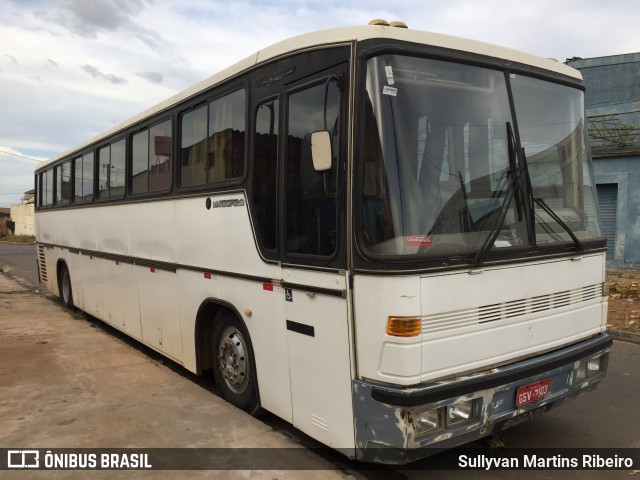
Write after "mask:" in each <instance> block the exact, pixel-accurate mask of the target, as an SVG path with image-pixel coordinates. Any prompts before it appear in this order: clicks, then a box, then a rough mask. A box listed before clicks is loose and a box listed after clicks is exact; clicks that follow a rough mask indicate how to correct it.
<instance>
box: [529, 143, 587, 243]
mask: <svg viewBox="0 0 640 480" xmlns="http://www.w3.org/2000/svg"><path fill="white" fill-rule="evenodd" d="M521 153H522V164H523V166H524V169H525V172H526V175H527V179H526V181H527V189H528V190H529V194H530V198H531V202H532V203H533V204H537V205H539V206H540V208H542V210H544V211H545V212H547V214H548V215H549V216H550V217H551V218H552V219H554V220H555V221H556V222H557V223H558V225H560V226H561V227H562V228H563V229H564V230H565V231H566V232H567V233H568V234H569V236H570V237H571V240H573V243H574V244H575V246H576V247H577V248H578V250H580V251H583V250H585V247H584V245H583V244H582V242H581V241H580V239H579V238H578V237H576V234H575V233H574V232H573V230H571V227H569V225H567V224H566V223H565V222H564V220H562V219H561V218H560V216H559V215H558V214H557V213H556V212H554V211H553V210H552V209H551V207H550V206H549V205H548V204H547V202H545V201H544V198H541V197H534V196H533V188H532V186H531V177H530V176H529V167H528V165H527V156H526V155H525V153H524V148H523V149H522V151H521ZM532 206H533V205H532ZM530 221H531V233H532V239H533V244H534V245H535V244H536V241H535V240H536V232H535V226H536V222H535V213H534V211H533V209H531V216H530Z"/></svg>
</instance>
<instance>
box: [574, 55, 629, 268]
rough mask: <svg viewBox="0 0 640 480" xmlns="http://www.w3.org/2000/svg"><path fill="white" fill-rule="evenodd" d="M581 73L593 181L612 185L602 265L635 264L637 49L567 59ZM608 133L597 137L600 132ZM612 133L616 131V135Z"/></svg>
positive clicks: (622, 266) (626, 266)
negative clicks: (613, 209) (611, 236)
mask: <svg viewBox="0 0 640 480" xmlns="http://www.w3.org/2000/svg"><path fill="white" fill-rule="evenodd" d="M567 64H568V65H570V66H571V67H573V68H577V69H578V70H580V72H581V73H582V77H583V79H584V83H585V86H586V94H585V107H586V111H587V120H588V122H589V127H590V133H591V134H592V135H594V132H593V128H594V126H597V127H598V129H599V132H598V133H596V134H595V136H597V137H598V138H594V137H591V138H590V144H591V154H592V157H593V165H594V173H595V181H596V184H611V183H614V184H617V186H618V203H617V221H616V238H615V248H614V251H615V253H614V257H613V258H607V265H608V266H609V267H616V268H638V267H640V53H629V54H623V55H613V56H609V57H598V58H586V59H572V60H568V61H567ZM603 132H604V133H608V135H605V136H606V137H608V138H607V139H605V140H603V139H602V138H600V137H602V133H603ZM618 134H620V135H619V136H618Z"/></svg>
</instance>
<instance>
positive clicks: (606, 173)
mask: <svg viewBox="0 0 640 480" xmlns="http://www.w3.org/2000/svg"><path fill="white" fill-rule="evenodd" d="M593 170H594V174H595V180H596V184H602V183H616V184H618V206H617V215H618V217H617V222H616V223H617V228H616V240H615V248H614V251H615V253H614V258H607V265H608V266H610V267H615V268H638V267H640V156H625V157H604V158H594V159H593Z"/></svg>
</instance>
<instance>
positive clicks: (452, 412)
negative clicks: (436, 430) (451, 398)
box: [447, 400, 475, 425]
mask: <svg viewBox="0 0 640 480" xmlns="http://www.w3.org/2000/svg"><path fill="white" fill-rule="evenodd" d="M474 416H475V401H474V400H467V401H465V402H460V403H454V404H453V405H449V406H448V407H447V425H456V424H458V423H462V422H466V421H469V420H473V418H474Z"/></svg>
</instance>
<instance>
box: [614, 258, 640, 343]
mask: <svg viewBox="0 0 640 480" xmlns="http://www.w3.org/2000/svg"><path fill="white" fill-rule="evenodd" d="M607 283H608V284H609V288H610V290H609V316H608V320H607V326H608V327H609V329H612V330H620V331H625V332H630V333H638V334H640V270H608V271H607Z"/></svg>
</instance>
